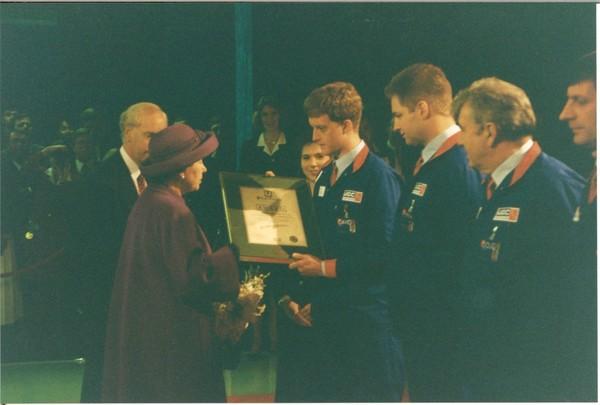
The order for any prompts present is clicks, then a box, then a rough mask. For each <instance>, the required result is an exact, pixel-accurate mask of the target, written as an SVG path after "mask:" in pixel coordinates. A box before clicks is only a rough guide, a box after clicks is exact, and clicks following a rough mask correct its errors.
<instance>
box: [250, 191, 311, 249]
mask: <svg viewBox="0 0 600 405" xmlns="http://www.w3.org/2000/svg"><path fill="white" fill-rule="evenodd" d="M240 194H241V198H242V211H243V216H244V223H245V225H246V237H247V239H248V242H249V243H252V244H263V245H287V246H302V247H307V246H308V244H307V240H306V234H305V232H304V226H303V224H302V216H301V214H300V205H299V204H298V197H297V194H296V191H295V190H289V189H288V190H286V189H278V188H262V189H261V188H254V187H240Z"/></svg>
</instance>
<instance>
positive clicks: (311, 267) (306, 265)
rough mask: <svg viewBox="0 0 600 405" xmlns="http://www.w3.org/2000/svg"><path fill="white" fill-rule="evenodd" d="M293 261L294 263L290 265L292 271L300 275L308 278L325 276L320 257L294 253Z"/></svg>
mask: <svg viewBox="0 0 600 405" xmlns="http://www.w3.org/2000/svg"><path fill="white" fill-rule="evenodd" d="M292 259H293V260H294V261H293V262H291V263H290V265H289V268H290V269H296V270H298V273H300V274H301V275H303V276H306V277H322V276H323V272H322V270H321V259H319V258H318V257H315V256H313V255H307V254H302V253H292Z"/></svg>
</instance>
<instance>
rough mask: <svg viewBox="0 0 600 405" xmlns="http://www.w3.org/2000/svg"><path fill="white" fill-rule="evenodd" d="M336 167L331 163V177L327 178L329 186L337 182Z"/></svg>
mask: <svg viewBox="0 0 600 405" xmlns="http://www.w3.org/2000/svg"><path fill="white" fill-rule="evenodd" d="M337 174H338V167H337V164H335V162H333V171H332V172H331V177H330V178H329V185H330V186H333V185H334V184H335V182H336V180H337Z"/></svg>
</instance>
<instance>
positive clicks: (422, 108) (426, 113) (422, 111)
mask: <svg viewBox="0 0 600 405" xmlns="http://www.w3.org/2000/svg"><path fill="white" fill-rule="evenodd" d="M415 112H416V113H417V115H418V116H419V117H420V118H421V119H422V120H426V119H427V118H429V117H430V116H431V107H430V106H429V103H428V102H427V101H425V100H419V101H417V104H416V105H415Z"/></svg>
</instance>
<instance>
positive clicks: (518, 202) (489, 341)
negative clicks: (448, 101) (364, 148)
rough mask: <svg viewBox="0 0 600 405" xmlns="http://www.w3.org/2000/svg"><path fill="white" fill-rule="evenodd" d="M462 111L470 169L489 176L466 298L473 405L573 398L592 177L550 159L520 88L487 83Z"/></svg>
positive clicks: (462, 103) (467, 375) (467, 268)
mask: <svg viewBox="0 0 600 405" xmlns="http://www.w3.org/2000/svg"><path fill="white" fill-rule="evenodd" d="M453 110H454V115H455V116H456V117H457V121H458V123H459V125H460V126H461V128H462V133H461V138H460V142H461V144H462V145H463V146H464V148H465V150H466V151H467V156H468V159H469V164H470V165H471V166H472V167H474V168H476V169H479V170H480V171H481V172H482V173H483V174H486V175H489V176H488V179H487V180H486V182H485V190H486V200H485V201H484V203H483V204H482V206H481V208H480V209H479V210H478V212H477V215H476V218H475V220H474V222H473V223H472V225H471V229H470V232H469V236H468V237H467V242H466V243H467V244H466V253H465V264H464V266H463V267H464V268H463V274H462V276H463V277H462V278H461V289H460V292H459V295H458V296H459V297H460V298H461V300H462V304H463V310H462V312H461V313H462V315H463V316H464V318H463V319H462V322H461V326H462V328H461V337H462V339H461V341H462V345H461V347H462V349H463V351H462V353H461V356H459V357H458V360H457V361H458V362H459V365H460V366H461V369H462V373H461V375H462V376H463V378H464V382H465V390H464V392H465V395H466V397H465V398H464V400H467V401H476V402H495V401H498V402H514V401H516V402H539V401H543V402H553V401H573V400H574V399H575V397H574V396H573V388H574V383H575V384H576V381H574V379H573V376H574V375H581V370H580V368H579V365H577V364H574V362H573V353H574V350H573V347H572V337H571V330H572V326H573V319H574V318H575V317H576V316H577V315H578V314H577V313H576V312H577V306H576V305H575V304H576V301H574V300H573V295H575V294H578V291H576V290H574V289H573V286H574V285H576V282H577V280H575V279H576V278H577V277H578V274H577V271H576V270H575V268H576V260H575V257H574V254H576V249H575V243H574V242H575V238H574V228H575V227H574V226H573V222H572V218H573V215H574V213H575V209H576V207H577V204H578V203H579V199H580V198H581V194H582V191H583V186H584V181H583V178H582V177H581V176H579V175H578V174H577V173H575V172H574V171H573V170H572V169H570V168H569V167H567V166H566V165H565V164H564V163H562V162H560V161H558V160H556V159H554V158H553V157H551V156H549V155H547V154H545V153H544V152H542V149H541V147H540V145H539V144H538V143H537V142H536V141H535V140H534V138H533V134H534V131H535V126H536V118H535V114H534V112H533V108H532V106H531V102H530V101H529V98H528V97H527V94H525V92H524V91H523V90H522V89H521V88H519V87H517V86H515V85H514V84H511V83H508V82H505V81H503V80H500V79H497V78H494V77H490V78H484V79H481V80H478V81H476V82H474V83H472V84H471V85H470V86H469V87H468V88H467V89H465V90H462V91H461V92H459V93H458V95H457V96H456V98H455V99H454V102H453Z"/></svg>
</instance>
